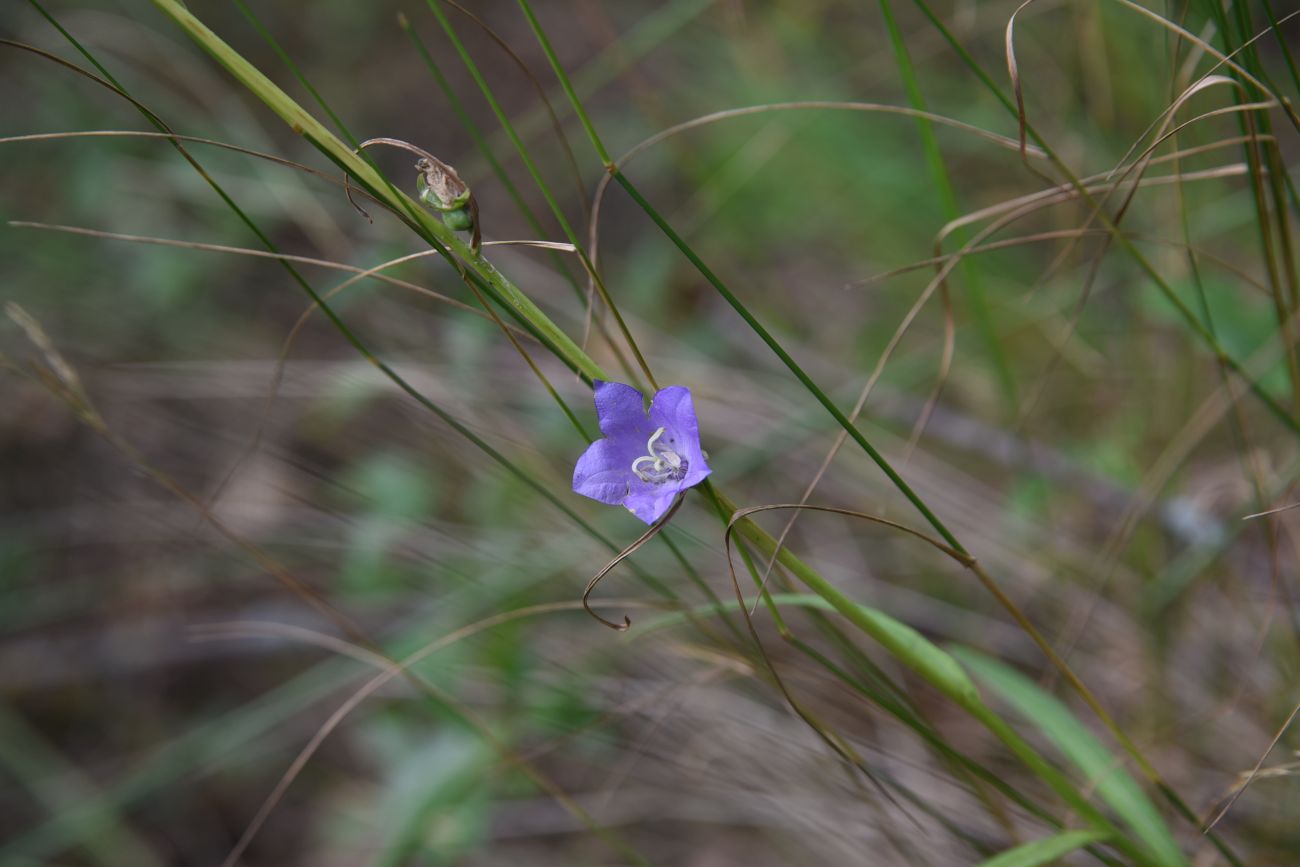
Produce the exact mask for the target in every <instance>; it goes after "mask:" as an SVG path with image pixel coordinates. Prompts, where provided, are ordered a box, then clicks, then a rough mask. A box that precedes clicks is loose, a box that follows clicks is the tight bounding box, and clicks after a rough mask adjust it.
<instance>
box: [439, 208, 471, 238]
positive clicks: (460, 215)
mask: <svg viewBox="0 0 1300 867" xmlns="http://www.w3.org/2000/svg"><path fill="white" fill-rule="evenodd" d="M442 222H443V224H444V225H446V227H447V228H448V229H451V230H452V231H454V232H466V231H469V230H470V229H472V228H474V217H473V216H472V215H471V214H470V212H469V208H457V209H456V210H454V211H446V212H444V213H443V215H442Z"/></svg>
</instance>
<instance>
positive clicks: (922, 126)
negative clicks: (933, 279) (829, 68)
mask: <svg viewBox="0 0 1300 867" xmlns="http://www.w3.org/2000/svg"><path fill="white" fill-rule="evenodd" d="M880 12H881V14H882V15H883V16H884V19H885V28H886V29H887V30H888V31H889V41H890V44H891V45H892V47H893V50H894V60H895V63H896V64H897V65H898V74H899V77H900V78H901V79H902V80H903V86H904V88H905V89H906V90H907V98H908V101H910V102H911V103H912V108H914V109H916V110H917V111H925V110H926V103H925V96H924V95H923V94H922V93H921V84H920V81H919V80H918V78H917V74H916V68H915V67H914V66H913V65H912V58H911V56H910V55H909V54H908V52H907V44H906V43H905V42H904V41H903V34H902V32H901V31H900V30H899V29H898V21H897V20H896V19H895V18H894V7H893V4H892V2H891V0H880ZM916 125H917V129H918V131H919V132H920V135H921V149H922V150H923V151H925V160H926V163H927V164H928V165H929V167H930V176H931V178H932V179H933V180H934V186H935V190H936V191H937V192H938V194H939V204H940V206H941V207H942V208H943V215H944V219H946V220H947V221H948V222H950V223H951V222H954V221H956V220H957V219H958V218H959V217H960V216H961V210H960V208H959V207H958V205H957V194H956V192H955V191H954V190H953V186H952V180H951V178H950V177H949V175H948V168H947V166H946V165H945V163H944V160H943V153H942V152H941V151H940V150H939V140H938V139H937V138H936V137H935V134H934V125H933V124H932V123H930V121H929V119H928V118H925V117H918V118H917V119H916ZM968 236H969V233H968V232H967V231H966V230H965V229H964V228H963V229H959V230H958V231H956V232H954V233H953V234H952V236H951V237H952V241H953V244H954V245H956V246H957V247H961V246H962V245H963V244H964V243H965V242H966V240H967V238H968ZM957 270H958V273H960V274H961V276H962V277H963V278H965V280H966V286H967V292H966V294H967V296H968V298H969V299H970V309H971V318H972V319H974V320H975V329H976V331H978V332H979V335H980V340H981V341H982V342H983V344H984V351H985V352H987V353H988V356H989V359H990V360H991V361H992V362H993V371H994V373H995V374H996V377H997V380H998V384H999V386H1001V389H1002V401H1003V403H1004V404H1005V405H1006V411H1007V413H1008V417H1010V416H1011V415H1013V414H1014V413H1015V411H1016V407H1017V404H1018V401H1017V399H1016V382H1015V378H1014V377H1013V376H1012V375H1011V365H1010V363H1009V362H1008V361H1007V356H1006V353H1005V352H1003V351H1002V342H1001V341H1000V340H999V339H998V335H997V331H996V330H994V327H993V320H992V318H991V314H990V313H989V305H988V298H987V295H986V294H985V291H984V281H983V280H982V279H981V277H980V271H979V267H978V266H976V265H975V264H974V263H973V262H972V261H971V260H970V259H969V258H965V257H963V259H962V261H961V264H960V265H958V266H957Z"/></svg>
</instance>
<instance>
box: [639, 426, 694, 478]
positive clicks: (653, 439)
mask: <svg viewBox="0 0 1300 867" xmlns="http://www.w3.org/2000/svg"><path fill="white" fill-rule="evenodd" d="M663 435H664V429H663V428H659V429H658V430H657V431H655V432H654V433H652V434H651V435H650V439H649V440H647V441H646V444H645V449H646V452H647V453H648V454H644V455H642V456H641V457H639V458H637V459H636V460H634V461H633V462H632V472H633V473H635V474H636V477H637V478H638V479H640V480H641V481H643V482H649V483H650V484H652V485H662V484H663V483H664V482H680V481H681V480H682V479H684V478H686V470H687V469H688V468H689V467H690V462H689V461H687V460H686V458H684V457H682V456H681V455H679V454H677V452H675V451H673V450H672V449H671V448H669V447H668V446H667V445H665V444H664V443H661V442H659V438H660V437H662V436H663Z"/></svg>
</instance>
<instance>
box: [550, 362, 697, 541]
mask: <svg viewBox="0 0 1300 867" xmlns="http://www.w3.org/2000/svg"><path fill="white" fill-rule="evenodd" d="M596 415H597V417H598V418H599V420H600V432H601V433H603V434H604V435H605V439H602V440H597V441H596V442H594V443H592V444H591V445H590V446H588V447H587V451H586V452H584V453H583V455H582V457H580V458H578V465H577V466H576V467H574V468H573V490H575V491H576V492H578V493H579V494H582V495H583V496H584V497H591V498H592V499H593V500H599V501H600V502H602V503H609V504H610V505H611V506H617V505H621V506H624V507H626V508H627V510H628V511H629V512H631V513H632V514H634V515H636V516H637V517H638V518H640V519H641V520H642V521H645V522H646V523H647V524H653V523H654V522H655V521H657V520H659V519H660V518H661V517H663V514H664V513H665V512H667V511H668V509H669V508H671V506H672V504H673V500H674V499H675V498H676V497H677V495H678V494H680V493H681V492H682V491H684V490H686V489H687V488H690V487H694V486H695V485H698V484H699V483H700V482H702V481H704V478H705V477H706V476H707V475H708V474H709V473H711V472H712V470H710V469H709V465H708V464H707V463H706V462H705V457H704V450H703V449H701V448H700V423H699V421H698V420H697V419H696V418H695V405H694V404H693V403H692V402H691V391H690V389H688V388H686V387H685V386H682V385H671V386H669V387H668V388H665V389H661V390H660V391H659V392H658V393H656V394H655V396H654V400H653V401H651V403H650V412H649V413H648V414H647V413H646V411H645V398H644V397H643V396H642V395H641V392H639V391H637V390H636V389H635V388H633V387H632V386H630V385H623V384H622V383H619V382H601V381H599V380H597V381H596Z"/></svg>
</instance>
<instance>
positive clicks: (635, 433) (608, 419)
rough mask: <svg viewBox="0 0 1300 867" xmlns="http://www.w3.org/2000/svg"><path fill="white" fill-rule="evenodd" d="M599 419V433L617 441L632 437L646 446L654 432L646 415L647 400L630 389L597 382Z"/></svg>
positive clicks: (597, 412)
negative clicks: (646, 441) (645, 442)
mask: <svg viewBox="0 0 1300 867" xmlns="http://www.w3.org/2000/svg"><path fill="white" fill-rule="evenodd" d="M595 393H596V418H597V419H598V420H599V421H600V432H601V433H603V434H604V435H605V436H607V437H610V438H612V439H616V440H622V439H625V438H626V437H633V438H636V439H640V440H641V441H642V442H644V441H645V440H646V439H647V438H648V437H649V436H650V434H652V433H654V428H652V427H650V420H649V419H648V418H646V414H645V397H644V396H643V395H642V394H641V392H639V391H637V390H636V389H635V388H633V387H632V386H630V385H624V384H623V383H621V382H602V381H600V380H596V387H595Z"/></svg>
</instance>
